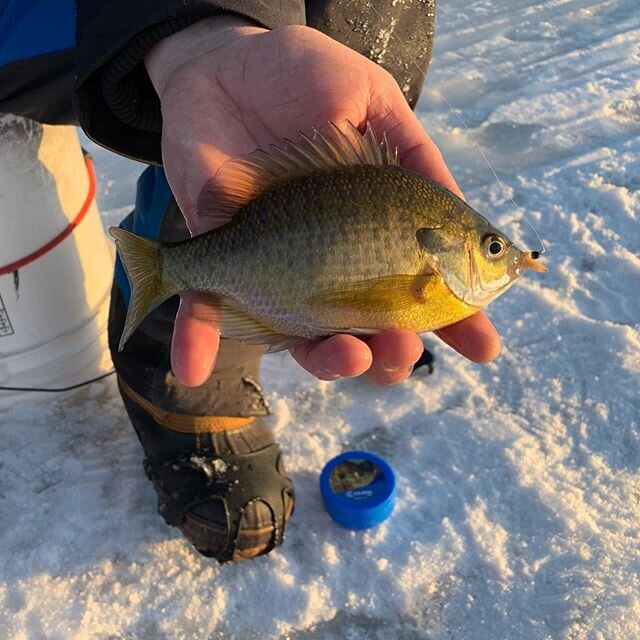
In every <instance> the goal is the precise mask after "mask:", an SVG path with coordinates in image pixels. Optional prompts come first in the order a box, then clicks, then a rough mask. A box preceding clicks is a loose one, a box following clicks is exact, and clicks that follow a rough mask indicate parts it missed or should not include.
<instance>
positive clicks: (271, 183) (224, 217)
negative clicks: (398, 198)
mask: <svg viewBox="0 0 640 640" xmlns="http://www.w3.org/2000/svg"><path fill="white" fill-rule="evenodd" d="M344 129H345V130H344V131H343V130H342V129H340V128H339V127H338V126H337V125H336V124H334V123H333V122H330V123H329V124H328V127H327V129H326V132H325V133H320V132H319V131H317V130H315V129H314V130H313V136H312V137H311V138H309V137H307V136H305V135H304V134H303V133H300V140H299V141H298V142H291V141H290V140H284V141H283V144H282V146H275V145H271V147H270V149H269V150H268V151H265V150H263V149H257V150H256V151H254V152H252V153H249V154H246V155H241V156H237V157H235V158H232V159H230V160H228V161H227V162H225V163H224V164H223V165H222V167H220V170H219V171H218V173H217V174H216V175H215V176H214V177H213V178H211V179H210V180H209V181H208V182H207V183H206V184H205V185H204V187H203V188H202V191H201V192H200V195H199V198H198V214H199V215H200V216H204V217H207V218H211V219H213V220H214V221H215V222H216V223H218V224H224V223H226V222H228V221H229V220H231V218H232V217H233V216H234V214H235V213H236V212H237V211H238V210H239V209H241V208H242V207H243V206H244V205H245V204H247V202H250V201H251V200H253V199H254V198H256V197H257V196H258V195H260V194H261V193H263V192H265V191H268V190H269V189H271V188H273V187H275V186H277V185H278V184H282V183H284V182H287V181H289V180H292V179H294V178H298V177H302V176H305V175H310V174H312V173H316V172H319V171H332V170H336V169H341V168H344V167H349V166H357V165H377V166H385V165H398V164H399V161H398V153H397V150H396V149H392V148H391V145H390V144H389V141H388V140H387V137H386V135H383V137H382V141H379V140H378V138H377V137H376V134H375V132H374V131H373V129H372V128H371V125H369V124H367V129H366V131H365V133H364V134H362V133H360V132H359V131H358V129H357V127H355V126H354V125H353V124H352V123H351V122H349V121H346V124H345V127H344Z"/></svg>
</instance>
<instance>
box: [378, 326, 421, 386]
mask: <svg viewBox="0 0 640 640" xmlns="http://www.w3.org/2000/svg"><path fill="white" fill-rule="evenodd" d="M367 344H368V345H369V348H370V349H371V352H372V353H373V364H372V365H371V367H370V369H369V370H368V371H367V373H366V375H367V377H368V378H369V379H370V380H372V381H373V382H375V383H376V384H384V385H392V384H397V383H398V382H402V381H403V380H405V379H406V378H407V377H408V376H409V375H410V374H411V371H413V365H414V364H415V363H416V362H417V360H418V358H419V357H420V356H421V355H422V352H423V350H424V348H423V346H422V341H421V340H420V338H419V337H418V336H417V335H416V334H415V333H412V332H411V331H407V330H406V329H393V330H391V331H385V332H383V333H380V334H378V335H375V336H373V337H372V338H369V339H368V340H367Z"/></svg>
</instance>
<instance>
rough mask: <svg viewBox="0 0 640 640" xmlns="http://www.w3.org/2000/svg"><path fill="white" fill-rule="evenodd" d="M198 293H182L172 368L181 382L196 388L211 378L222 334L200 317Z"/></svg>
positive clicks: (208, 321)
mask: <svg viewBox="0 0 640 640" xmlns="http://www.w3.org/2000/svg"><path fill="white" fill-rule="evenodd" d="M197 304H198V302H197V296H196V297H195V301H194V296H192V295H191V294H187V295H185V296H183V297H182V298H181V300H180V307H179V308H178V313H177V315H176V321H175V325H174V327H173V339H172V341H171V369H172V370H173V374H174V375H175V377H176V378H177V379H178V381H179V382H180V384H183V385H185V386H186V387H197V386H199V385H201V384H203V383H204V382H206V381H207V380H208V379H209V376H210V375H211V372H212V371H213V367H214V366H215V362H216V357H217V355H218V347H219V345H220V333H219V331H218V328H217V326H216V325H215V324H213V323H212V322H211V321H210V320H207V319H203V318H202V317H198V316H199V314H198V307H197Z"/></svg>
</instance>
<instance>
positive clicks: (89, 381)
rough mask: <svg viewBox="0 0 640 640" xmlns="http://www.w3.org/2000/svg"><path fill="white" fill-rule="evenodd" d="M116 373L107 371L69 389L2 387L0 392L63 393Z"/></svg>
mask: <svg viewBox="0 0 640 640" xmlns="http://www.w3.org/2000/svg"><path fill="white" fill-rule="evenodd" d="M115 372H116V370H115V369H111V370H110V371H107V372H106V373H103V374H101V375H99V376H97V377H95V378H91V380H85V381H84V382H78V384H72V385H71V386H69V387H60V388H57V389H45V388H40V387H0V391H38V392H40V393H63V392H64V391H72V390H73V389H79V388H80V387H86V386H87V385H89V384H93V383H94V382H98V381H99V380H104V379H105V378H107V377H108V376H111V375H113V374H114V373H115Z"/></svg>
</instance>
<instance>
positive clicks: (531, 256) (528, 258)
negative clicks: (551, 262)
mask: <svg viewBox="0 0 640 640" xmlns="http://www.w3.org/2000/svg"><path fill="white" fill-rule="evenodd" d="M539 257H540V254H539V253H538V252H537V251H530V252H529V253H525V254H524V259H523V261H522V264H523V265H524V267H525V268H526V269H532V270H533V271H538V272H539V273H546V272H547V271H548V269H547V267H545V266H544V265H543V264H542V263H541V262H538V258H539Z"/></svg>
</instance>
